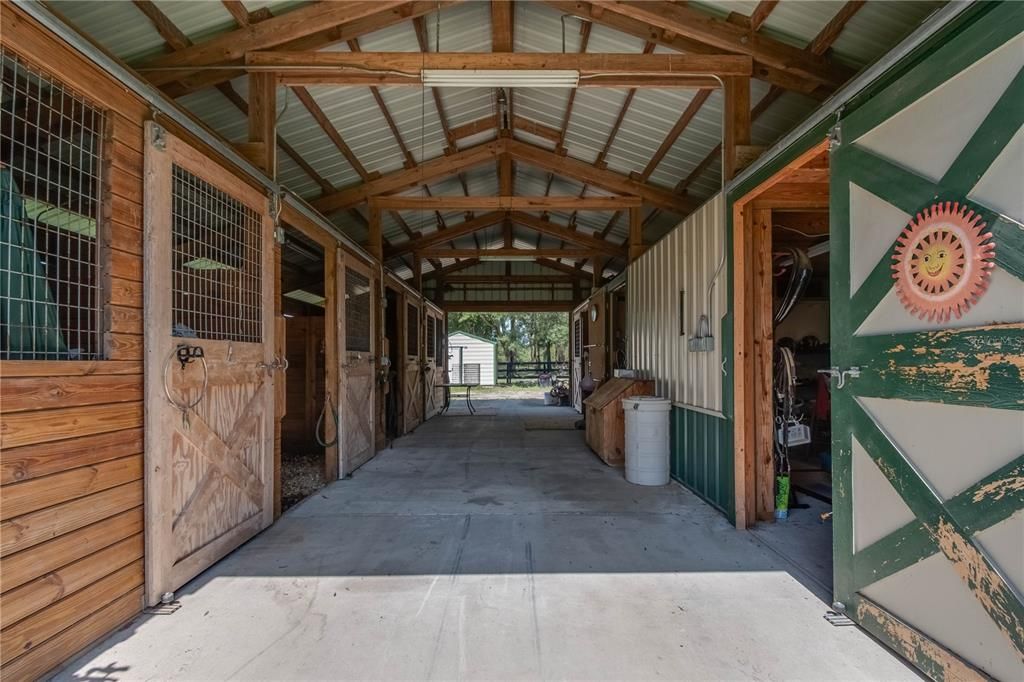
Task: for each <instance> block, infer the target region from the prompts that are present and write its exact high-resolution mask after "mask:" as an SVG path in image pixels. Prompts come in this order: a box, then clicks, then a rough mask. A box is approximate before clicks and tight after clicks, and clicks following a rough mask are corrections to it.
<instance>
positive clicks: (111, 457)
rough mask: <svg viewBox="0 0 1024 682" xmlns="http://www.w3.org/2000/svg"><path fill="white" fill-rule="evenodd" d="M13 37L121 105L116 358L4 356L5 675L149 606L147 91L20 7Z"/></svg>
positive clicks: (110, 235) (110, 206)
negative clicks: (108, 71) (139, 93)
mask: <svg viewBox="0 0 1024 682" xmlns="http://www.w3.org/2000/svg"><path fill="white" fill-rule="evenodd" d="M0 23H2V24H3V26H4V30H3V43H4V45H5V46H6V48H7V49H9V50H11V51H13V52H15V53H16V54H18V55H19V57H21V58H23V59H25V60H26V61H27V62H29V63H31V64H33V65H34V66H36V67H38V68H40V69H41V70H43V71H45V72H47V73H49V74H51V75H53V76H54V77H55V78H57V79H59V80H60V81H62V82H63V83H65V84H66V85H68V86H70V87H72V88H74V89H75V90H77V91H79V92H80V93H82V94H83V95H85V96H86V97H88V98H89V99H91V100H92V101H93V102H95V103H96V104H97V105H98V106H100V107H102V108H104V109H105V110H106V111H107V118H108V131H109V136H108V137H109V139H108V141H107V144H106V153H105V156H106V160H107V165H106V178H107V188H106V189H107V200H106V202H105V204H104V209H105V210H104V220H103V221H101V225H100V230H99V245H100V259H101V277H102V278H103V280H104V282H105V283H106V284H107V286H106V287H103V288H102V290H103V291H105V292H106V293H105V299H106V300H103V301H102V304H103V312H104V319H105V324H104V329H105V330H106V332H105V337H104V344H103V345H104V349H105V353H104V357H105V358H106V359H104V360H98V361H91V362H78V361H61V362H54V361H6V362H2V363H0V396H2V400H0V474H2V477H0V486H2V488H0V496H2V501H0V535H2V539H0V575H2V584H0V590H2V594H0V613H2V619H3V620H2V631H0V649H2V660H0V666H2V667H0V675H2V677H3V678H4V679H8V680H22V679H32V678H36V677H39V676H40V675H42V674H44V673H46V672H47V671H48V670H50V669H51V668H53V667H54V666H56V665H58V664H60V663H61V662H62V661H64V660H65V659H67V658H68V657H69V656H70V655H72V654H73V653H75V652H76V651H78V650H79V649H81V648H83V647H85V646H86V645H88V644H90V643H92V642H93V641H95V640H96V639H97V638H99V637H101V636H103V635H104V634H106V633H107V632H109V631H111V630H112V629H114V628H116V627H117V626H118V625H120V624H121V623H123V622H125V621H126V620H128V619H129V618H131V617H132V616H133V615H135V614H136V613H138V612H139V610H140V609H141V608H142V586H143V564H142V558H143V545H144V541H143V516H142V502H143V486H142V471H143V456H142V452H143V432H142V353H143V347H142V149H143V137H142V123H143V121H144V120H145V119H146V118H147V117H148V116H149V111H148V109H147V108H146V107H145V106H144V105H143V104H142V102H141V101H139V100H138V99H136V98H135V97H134V96H131V95H129V94H128V93H126V92H125V90H124V89H123V88H121V87H119V86H117V85H116V84H115V83H114V82H113V81H111V80H110V79H109V77H107V76H105V75H104V74H103V73H101V72H100V71H98V70H97V69H95V68H93V67H92V66H91V65H89V64H88V63H87V62H86V61H85V60H83V59H82V58H81V57H79V56H78V55H77V54H75V53H74V52H72V51H71V50H69V49H67V48H66V47H65V46H64V45H63V44H61V43H58V42H57V41H55V40H54V39H52V38H51V37H50V36H49V35H48V34H47V33H46V32H44V31H43V30H42V29H41V28H39V27H38V26H36V25H35V24H34V23H33V22H31V21H30V20H28V19H27V18H26V17H24V15H22V14H21V13H20V12H19V11H18V10H17V9H16V8H14V7H12V6H11V4H10V3H3V4H2V6H0Z"/></svg>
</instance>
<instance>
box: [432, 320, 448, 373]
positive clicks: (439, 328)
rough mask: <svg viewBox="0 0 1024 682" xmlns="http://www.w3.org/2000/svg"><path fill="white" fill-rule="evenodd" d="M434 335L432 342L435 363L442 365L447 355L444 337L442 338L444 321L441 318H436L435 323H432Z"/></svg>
mask: <svg viewBox="0 0 1024 682" xmlns="http://www.w3.org/2000/svg"><path fill="white" fill-rule="evenodd" d="M434 336H435V338H436V339H437V340H436V341H435V342H434V358H435V364H438V365H442V366H443V365H444V363H445V360H447V359H448V357H447V350H446V346H447V344H446V343H445V341H446V339H445V338H444V323H442V322H441V320H436V324H435V325H434Z"/></svg>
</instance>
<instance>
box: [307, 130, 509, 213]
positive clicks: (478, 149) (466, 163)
mask: <svg viewBox="0 0 1024 682" xmlns="http://www.w3.org/2000/svg"><path fill="white" fill-rule="evenodd" d="M504 149H505V140H495V141H492V142H487V143H484V144H479V145H476V146H473V147H469V148H467V149H463V150H460V151H458V152H454V153H452V154H448V155H446V156H440V157H438V158H436V159H431V160H430V161H426V162H424V163H421V164H420V165H419V166H417V167H415V168H407V169H404V170H400V171H396V172H394V173H388V174H387V175H382V176H381V177H379V178H376V179H374V180H370V181H369V182H364V183H362V184H360V185H357V186H355V187H349V188H346V189H343V190H341V191H339V192H337V193H336V194H331V195H327V196H323V197H320V198H319V199H317V200H316V201H314V202H313V207H314V208H316V209H317V210H318V211H320V212H321V213H324V214H327V213H333V212H334V211H338V210H341V209H343V208H349V207H351V206H355V205H357V204H360V203H362V202H364V201H366V200H367V199H369V198H370V197H371V196H374V195H378V194H388V193H392V192H400V191H401V190H403V189H408V188H410V187H415V186H416V185H422V184H425V183H427V182H429V181H431V180H436V179H438V178H443V177H448V176H450V175H454V174H455V173H458V172H460V171H463V170H467V169H469V168H475V167H476V166H479V165H482V164H484V163H487V162H489V161H492V160H493V159H494V158H495V157H496V156H497V155H498V154H500V153H501V152H502V151H504Z"/></svg>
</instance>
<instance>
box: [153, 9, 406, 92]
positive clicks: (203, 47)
mask: <svg viewBox="0 0 1024 682" xmlns="http://www.w3.org/2000/svg"><path fill="white" fill-rule="evenodd" d="M408 4H409V3H407V2H404V1H403V0H359V1H356V2H338V3H335V2H328V3H317V4H314V5H306V6H304V7H300V8H298V9H295V10H292V11H290V12H286V13H284V14H281V15H279V16H276V17H273V18H271V19H268V20H266V21H261V22H259V23H258V24H253V25H249V26H244V27H241V28H239V29H236V30H234V31H228V32H226V33H222V34H220V35H217V36H214V37H213V38H211V39H209V40H206V41H204V42H202V43H198V44H196V45H192V46H190V47H188V48H187V49H184V50H180V51H178V52H174V53H172V54H169V55H163V56H160V57H156V58H154V59H152V60H150V61H148V62H146V63H145V64H144V65H143V66H141V67H139V70H140V71H145V72H147V73H149V74H150V76H149V79H150V81H151V82H152V83H154V84H155V85H166V84H167V83H172V82H174V81H176V80H179V79H181V78H183V77H187V76H188V75H190V74H191V73H193V72H194V69H192V68H190V67H199V66H216V65H229V64H231V62H232V61H233V60H242V59H243V57H244V56H245V53H246V52H250V51H253V50H266V49H269V48H272V47H276V46H280V45H282V44H285V43H288V42H290V41H295V40H299V39H301V38H305V37H308V36H310V35H312V34H315V33H318V32H320V31H323V30H324V29H326V28H329V27H335V26H340V25H343V24H347V23H351V22H355V21H359V20H361V19H366V18H368V17H371V16H373V15H379V14H382V13H385V12H387V11H388V10H392V9H398V8H401V7H403V6H406V5H408ZM406 18H408V17H406Z"/></svg>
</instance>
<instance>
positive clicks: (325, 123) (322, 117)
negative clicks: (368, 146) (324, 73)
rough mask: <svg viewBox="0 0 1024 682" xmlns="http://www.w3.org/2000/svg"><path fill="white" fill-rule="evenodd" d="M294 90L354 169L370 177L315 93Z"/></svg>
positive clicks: (297, 88) (365, 176)
mask: <svg viewBox="0 0 1024 682" xmlns="http://www.w3.org/2000/svg"><path fill="white" fill-rule="evenodd" d="M292 92H294V93H295V96H296V97H297V98H298V100H299V102H301V103H302V106H304V107H305V108H306V111H308V112H309V115H310V116H312V117H313V120H314V121H316V123H317V125H319V126H320V129H321V130H323V131H324V134H325V135H327V138H328V139H329V140H330V141H331V142H332V143H333V144H334V147H335V148H336V149H337V150H338V151H339V152H341V155H342V156H344V157H345V160H346V161H348V163H349V165H350V166H352V169H353V170H355V172H356V173H357V174H358V175H359V177H361V178H362V179H363V180H364V181H365V180H367V179H369V177H370V174H369V173H368V172H366V168H364V167H363V164H361V163H360V162H359V159H358V158H356V155H355V154H354V153H353V152H352V149H351V148H350V147H349V146H348V145H347V144H346V143H345V140H344V139H342V137H341V133H339V132H338V129H337V128H335V127H334V124H333V123H331V120H330V119H329V118H327V114H325V113H324V110H323V109H321V108H320V105H319V104H317V103H316V100H315V99H313V95H311V94H310V93H309V90H306V89H305V88H299V87H294V88H292Z"/></svg>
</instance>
